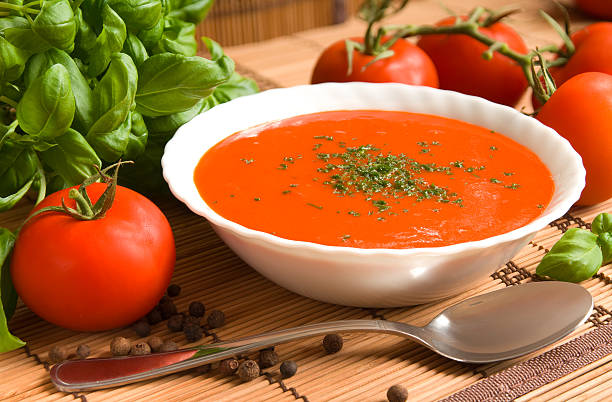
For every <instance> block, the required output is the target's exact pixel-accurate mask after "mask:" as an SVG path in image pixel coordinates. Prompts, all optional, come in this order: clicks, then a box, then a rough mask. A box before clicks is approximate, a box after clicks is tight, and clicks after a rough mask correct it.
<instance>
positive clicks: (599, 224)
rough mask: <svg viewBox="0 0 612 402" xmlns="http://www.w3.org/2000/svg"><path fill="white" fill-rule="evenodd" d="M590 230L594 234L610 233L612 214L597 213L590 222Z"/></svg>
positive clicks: (611, 231) (611, 230)
mask: <svg viewBox="0 0 612 402" xmlns="http://www.w3.org/2000/svg"><path fill="white" fill-rule="evenodd" d="M591 232H593V233H595V234H602V233H606V232H609V233H612V214H609V213H607V212H603V213H601V214H599V215H597V216H596V217H595V219H593V223H591Z"/></svg>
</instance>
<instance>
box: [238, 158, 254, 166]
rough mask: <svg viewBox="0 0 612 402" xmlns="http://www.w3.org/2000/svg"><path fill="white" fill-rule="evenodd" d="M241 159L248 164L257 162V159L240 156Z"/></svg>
mask: <svg viewBox="0 0 612 402" xmlns="http://www.w3.org/2000/svg"><path fill="white" fill-rule="evenodd" d="M240 160H241V161H243V162H244V163H246V164H247V165H250V164H251V163H253V162H255V159H245V158H240Z"/></svg>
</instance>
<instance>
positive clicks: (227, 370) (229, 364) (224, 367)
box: [219, 358, 238, 376]
mask: <svg viewBox="0 0 612 402" xmlns="http://www.w3.org/2000/svg"><path fill="white" fill-rule="evenodd" d="M236 370H238V360H236V359H234V358H229V359H225V360H221V362H219V373H221V374H223V375H227V376H230V375H232V374H234V373H235V372H236Z"/></svg>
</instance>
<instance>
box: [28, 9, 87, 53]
mask: <svg viewBox="0 0 612 402" xmlns="http://www.w3.org/2000/svg"><path fill="white" fill-rule="evenodd" d="M32 30H33V31H34V32H35V33H36V34H37V35H38V36H39V37H41V38H43V39H44V40H45V41H47V42H48V43H49V44H50V45H51V46H53V47H56V48H58V49H62V50H65V51H67V52H68V53H70V52H72V50H73V49H74V38H75V35H76V32H77V20H76V18H75V17H74V12H73V11H72V7H71V6H70V2H69V1H68V0H43V1H42V4H41V7H40V12H39V13H38V15H37V16H36V19H34V22H33V23H32Z"/></svg>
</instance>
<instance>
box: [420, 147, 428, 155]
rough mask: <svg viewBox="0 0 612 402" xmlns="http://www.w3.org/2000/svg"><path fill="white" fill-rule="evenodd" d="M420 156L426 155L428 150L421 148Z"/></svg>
mask: <svg viewBox="0 0 612 402" xmlns="http://www.w3.org/2000/svg"><path fill="white" fill-rule="evenodd" d="M420 152H421V153H422V154H426V153H428V152H429V148H422V149H421V151H420Z"/></svg>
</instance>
